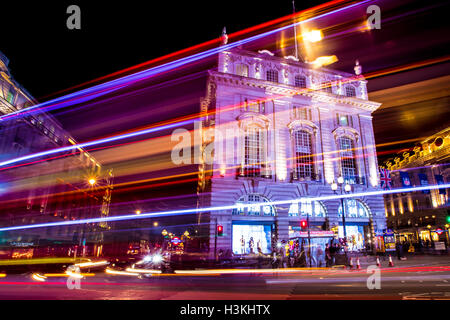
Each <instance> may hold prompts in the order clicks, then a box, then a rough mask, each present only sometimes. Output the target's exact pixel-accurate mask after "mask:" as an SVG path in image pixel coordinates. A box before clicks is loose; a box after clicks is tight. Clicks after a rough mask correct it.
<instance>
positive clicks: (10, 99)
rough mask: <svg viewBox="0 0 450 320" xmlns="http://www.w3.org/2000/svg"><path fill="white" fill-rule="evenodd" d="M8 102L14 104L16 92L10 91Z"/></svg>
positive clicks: (7, 97)
mask: <svg viewBox="0 0 450 320" xmlns="http://www.w3.org/2000/svg"><path fill="white" fill-rule="evenodd" d="M6 101H8V102H9V103H11V104H12V103H13V102H14V92H13V91H8V95H7V96H6Z"/></svg>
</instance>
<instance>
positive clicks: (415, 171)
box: [384, 127, 450, 242]
mask: <svg viewBox="0 0 450 320" xmlns="http://www.w3.org/2000/svg"><path fill="white" fill-rule="evenodd" d="M449 160H450V127H449V128H447V129H444V130H442V131H440V132H438V133H436V134H434V135H432V136H430V137H428V138H426V139H424V140H423V141H421V142H420V143H419V144H417V145H416V146H414V147H412V148H411V150H410V151H407V152H404V153H403V154H401V155H398V156H396V157H394V158H393V159H390V160H387V161H386V162H385V163H384V167H385V168H386V169H387V170H389V171H390V173H391V179H392V184H393V187H394V188H397V187H398V188H405V187H408V186H411V187H412V186H416V187H419V186H426V185H438V184H443V183H448V182H449V181H450V164H449ZM404 179H406V181H408V180H409V181H410V183H409V185H408V182H406V185H405V180H404ZM384 201H385V205H386V213H387V223H388V227H389V228H391V229H393V230H394V232H396V233H397V235H398V238H399V239H400V241H409V242H416V241H418V240H419V239H422V241H426V240H428V241H431V240H433V241H447V242H448V228H449V226H450V220H447V217H448V216H450V210H449V194H448V189H445V188H442V189H435V190H427V191H415V192H408V193H394V194H391V195H385V196H384Z"/></svg>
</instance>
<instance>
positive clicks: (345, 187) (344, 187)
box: [331, 177, 352, 263]
mask: <svg viewBox="0 0 450 320" xmlns="http://www.w3.org/2000/svg"><path fill="white" fill-rule="evenodd" d="M338 187H339V189H340V190H341V195H343V194H344V191H345V192H346V193H349V192H350V191H351V190H352V187H351V186H350V185H349V184H348V183H345V185H344V178H343V177H339V178H337V183H336V182H333V183H332V184H331V190H333V191H334V193H335V194H338V193H337V190H338ZM341 208H342V228H343V229H344V245H345V248H344V253H345V262H346V263H347V250H346V247H347V230H346V228H345V213H346V212H345V205H344V198H343V197H341Z"/></svg>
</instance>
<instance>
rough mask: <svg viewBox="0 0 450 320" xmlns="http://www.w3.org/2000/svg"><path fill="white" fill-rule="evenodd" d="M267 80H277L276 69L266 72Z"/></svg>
mask: <svg viewBox="0 0 450 320" xmlns="http://www.w3.org/2000/svg"><path fill="white" fill-rule="evenodd" d="M266 78H267V81H271V82H278V71H276V70H268V71H267V73H266Z"/></svg>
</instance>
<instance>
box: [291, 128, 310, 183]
mask: <svg viewBox="0 0 450 320" xmlns="http://www.w3.org/2000/svg"><path fill="white" fill-rule="evenodd" d="M294 154H295V171H294V178H297V179H298V178H306V177H310V178H312V177H313V174H314V163H313V156H312V144H311V134H310V133H309V132H307V131H304V130H298V131H295V132H294Z"/></svg>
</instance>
